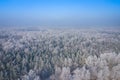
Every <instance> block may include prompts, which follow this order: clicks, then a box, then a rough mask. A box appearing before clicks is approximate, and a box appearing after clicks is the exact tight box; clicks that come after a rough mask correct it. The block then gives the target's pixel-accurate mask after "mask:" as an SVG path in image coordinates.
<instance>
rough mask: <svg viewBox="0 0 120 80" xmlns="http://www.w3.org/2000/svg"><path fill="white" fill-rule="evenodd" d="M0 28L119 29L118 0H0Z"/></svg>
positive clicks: (119, 6)
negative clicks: (71, 27)
mask: <svg viewBox="0 0 120 80" xmlns="http://www.w3.org/2000/svg"><path fill="white" fill-rule="evenodd" d="M0 26H2V27H4V26H7V27H9V26H74V27H75V26H78V27H80V26H118V27H120V0H0Z"/></svg>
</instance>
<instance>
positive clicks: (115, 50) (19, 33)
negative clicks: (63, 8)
mask: <svg viewBox="0 0 120 80" xmlns="http://www.w3.org/2000/svg"><path fill="white" fill-rule="evenodd" d="M0 80H120V30H114V29H112V30H100V29H96V30H93V29H43V30H0Z"/></svg>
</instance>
